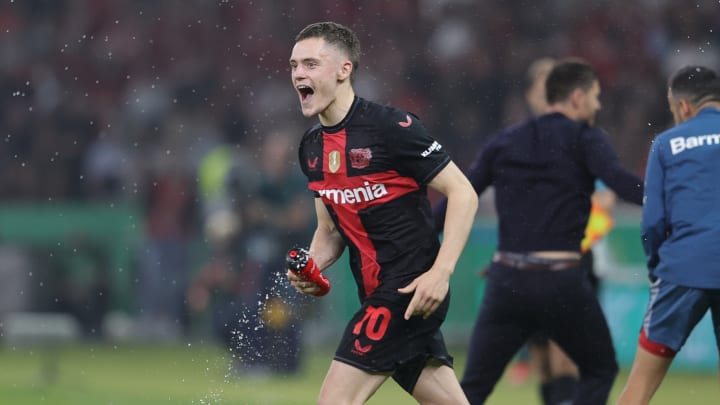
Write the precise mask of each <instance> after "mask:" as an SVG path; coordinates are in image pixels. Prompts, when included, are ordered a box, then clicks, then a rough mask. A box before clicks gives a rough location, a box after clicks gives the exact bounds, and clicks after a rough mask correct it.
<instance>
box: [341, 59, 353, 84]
mask: <svg viewBox="0 0 720 405" xmlns="http://www.w3.org/2000/svg"><path fill="white" fill-rule="evenodd" d="M352 70H353V64H352V62H350V61H349V60H347V59H346V60H344V61H343V62H342V64H341V65H340V70H339V71H338V81H339V82H342V81H345V80H347V79H348V78H349V77H350V75H351V74H352Z"/></svg>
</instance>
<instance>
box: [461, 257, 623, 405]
mask: <svg viewBox="0 0 720 405" xmlns="http://www.w3.org/2000/svg"><path fill="white" fill-rule="evenodd" d="M540 331H546V332H547V333H548V335H549V337H550V338H552V339H554V340H555V341H556V342H557V343H558V344H559V345H560V347H562V348H563V350H565V352H566V353H567V354H568V356H570V358H571V359H572V360H573V361H574V362H575V364H577V366H578V368H579V370H580V381H579V385H578V389H577V393H576V396H575V401H574V403H575V404H587V405H594V404H605V403H606V402H607V399H608V395H609V393H610V389H611V388H612V385H613V382H614V380H615V376H616V375H617V372H618V366H617V362H616V360H615V350H614V349H613V346H612V340H611V337H610V331H609V330H608V326H607V322H606V321H605V316H604V314H603V312H602V308H601V307H600V304H599V302H598V300H597V298H596V295H595V292H594V291H593V289H592V287H591V286H590V283H589V281H588V279H587V275H586V274H584V273H583V272H582V271H580V270H579V269H578V268H570V269H566V270H559V271H550V270H518V269H515V268H512V267H506V266H503V265H500V264H497V263H493V264H492V266H491V267H490V270H489V271H488V282H487V287H486V290H485V297H484V299H483V303H482V306H481V308H480V313H479V314H478V317H477V320H476V322H475V327H474V329H473V333H472V337H471V339H470V345H469V349H468V358H467V365H466V368H465V373H464V374H463V377H462V381H461V385H462V388H463V390H464V391H465V394H466V395H467V397H468V399H469V400H470V403H471V404H473V405H477V404H482V403H484V402H485V400H486V399H487V397H488V396H489V395H490V393H491V392H492V390H493V388H494V387H495V384H496V383H497V381H498V380H499V379H500V377H501V376H502V374H503V371H504V370H505V367H506V366H507V364H508V363H509V362H510V360H511V359H512V357H513V355H515V353H516V352H517V350H518V349H519V348H520V347H521V346H522V345H523V344H524V343H525V342H526V341H527V340H528V339H529V338H530V337H531V336H533V335H534V334H536V333H537V332H540Z"/></svg>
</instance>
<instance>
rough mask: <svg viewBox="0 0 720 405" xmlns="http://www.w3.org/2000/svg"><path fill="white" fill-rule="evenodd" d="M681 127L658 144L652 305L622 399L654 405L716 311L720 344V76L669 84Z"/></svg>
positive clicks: (652, 195) (680, 76)
mask: <svg viewBox="0 0 720 405" xmlns="http://www.w3.org/2000/svg"><path fill="white" fill-rule="evenodd" d="M668 104H669V105H670V111H671V112H672V115H673V118H674V121H675V124H676V125H675V127H673V128H671V129H669V130H667V131H665V132H663V133H661V134H660V135H658V136H657V137H656V138H655V140H654V141H653V144H652V147H651V149H650V155H649V157H648V163H647V171H646V175H645V205H644V207H643V216H642V227H641V228H642V229H641V231H642V243H643V248H644V249H645V253H646V257H647V265H648V269H649V276H650V281H651V284H650V303H649V305H648V308H647V313H646V314H645V320H644V321H643V325H642V329H641V331H640V338H639V342H638V350H637V353H636V355H635V361H634V363H633V366H632V369H631V371H630V376H629V378H628V381H627V384H626V386H625V389H624V390H623V392H622V394H621V395H620V398H619V400H618V404H633V405H637V404H647V403H649V402H650V399H651V398H652V396H653V394H654V393H655V391H656V390H657V389H658V387H659V386H660V383H661V382H662V380H663V378H664V377H665V374H666V373H667V371H668V369H669V368H670V364H671V363H672V360H673V357H674V356H675V354H676V353H677V352H678V351H679V350H680V349H681V348H682V346H683V344H685V341H686V340H687V338H688V336H689V335H690V332H691V331H692V330H693V328H695V325H697V323H698V322H699V321H700V320H701V319H702V318H703V316H704V315H705V313H706V312H707V311H708V309H710V310H711V313H712V320H713V325H714V329H715V339H716V340H717V346H718V347H720V271H718V269H717V263H718V257H720V248H718V246H720V210H718V207H720V189H718V184H719V181H720V180H719V179H720V135H718V133H720V76H718V74H717V73H716V72H714V71H713V70H710V69H708V68H706V67H701V66H690V67H685V68H682V69H680V70H678V71H677V72H676V73H675V74H674V75H672V76H671V78H670V80H669V82H668Z"/></svg>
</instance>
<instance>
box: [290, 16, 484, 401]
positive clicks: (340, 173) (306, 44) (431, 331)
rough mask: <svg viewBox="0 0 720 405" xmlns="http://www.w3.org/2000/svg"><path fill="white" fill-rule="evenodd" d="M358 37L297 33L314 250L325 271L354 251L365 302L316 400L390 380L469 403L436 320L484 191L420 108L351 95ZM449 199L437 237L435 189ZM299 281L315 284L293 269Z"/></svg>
mask: <svg viewBox="0 0 720 405" xmlns="http://www.w3.org/2000/svg"><path fill="white" fill-rule="evenodd" d="M359 55H360V44H359V41H358V39H357V37H356V36H355V34H354V33H353V32H352V31H351V30H350V29H348V28H347V27H345V26H343V25H340V24H337V23H333V22H321V23H315V24H311V25H309V26H307V27H305V28H304V29H303V30H302V31H301V32H300V33H299V34H298V36H297V37H296V43H295V46H294V47H293V50H292V56H291V57H290V68H291V71H292V83H293V87H294V88H295V90H296V91H297V94H298V96H299V98H300V107H301V109H302V113H303V115H304V116H306V117H311V116H317V117H318V118H319V121H320V122H319V124H318V125H316V126H314V127H312V128H311V129H309V130H308V131H307V132H306V133H305V135H304V136H303V138H302V141H301V143H300V148H299V157H300V166H301V168H302V171H303V172H304V173H305V175H306V176H307V177H308V180H309V184H308V187H309V188H310V189H311V190H312V191H313V192H314V194H315V207H316V213H317V229H316V231H315V234H314V236H313V238H312V241H311V243H310V248H309V252H310V255H311V257H312V258H313V260H314V261H315V263H316V264H317V265H318V266H319V268H320V269H321V270H324V269H326V268H327V267H328V266H330V265H331V264H332V263H333V262H335V261H336V260H337V259H338V258H339V257H340V255H341V253H342V252H343V250H344V249H345V247H347V248H348V250H349V257H350V268H351V269H352V272H353V275H354V277H355V281H356V283H357V289H358V296H359V299H360V302H361V304H362V306H361V308H360V309H359V310H358V312H357V313H356V314H355V315H354V316H353V317H352V319H351V320H350V322H349V324H348V325H347V328H346V329H345V332H344V335H343V337H342V339H341V341H340V343H339V345H338V347H337V350H336V352H335V357H334V360H333V361H332V362H331V364H330V368H329V370H328V372H327V375H326V377H325V380H324V382H323V384H322V387H321V389H320V395H319V399H318V402H319V403H320V404H333V405H334V404H360V403H364V402H365V401H366V400H367V399H368V398H370V397H371V396H372V395H373V393H374V392H375V391H376V390H377V389H378V387H380V385H381V384H383V382H384V381H385V380H386V379H387V378H388V377H389V376H392V378H393V379H394V380H395V381H396V382H397V383H398V384H399V385H400V386H401V387H402V388H403V389H404V390H406V391H407V392H408V393H410V394H411V395H412V396H413V397H414V398H415V399H416V400H417V401H418V402H420V403H423V404H467V399H466V398H465V396H464V394H463V392H462V389H461V388H460V384H459V383H458V381H457V377H456V376H455V373H454V372H453V370H452V357H451V356H450V355H449V354H448V351H447V349H446V347H445V343H444V341H443V337H442V334H441V332H440V325H441V324H442V322H443V321H444V318H445V315H446V313H447V309H448V305H449V279H450V275H451V274H452V272H453V270H454V267H455V265H456V263H457V261H458V258H459V256H460V254H461V252H462V250H463V248H464V246H465V242H466V241H467V237H468V234H469V232H470V228H471V226H472V223H473V219H474V215H475V211H476V209H477V195H476V194H475V192H474V191H473V189H472V186H471V185H470V183H469V181H468V180H467V178H466V177H465V176H464V175H463V173H462V172H461V171H460V170H459V169H458V168H457V166H456V165H455V164H454V163H453V162H452V161H451V160H450V157H449V156H448V154H447V153H446V152H445V150H444V149H443V148H442V146H441V145H440V144H439V143H438V142H437V141H436V140H434V139H433V138H432V137H431V136H430V135H429V134H428V133H427V130H426V129H425V127H424V126H423V124H422V122H421V121H420V120H419V119H418V117H416V116H415V115H413V114H410V113H408V112H405V111H401V110H398V109H396V108H392V107H387V106H382V105H379V104H376V103H374V102H371V101H368V100H365V99H362V98H360V97H358V96H356V95H355V92H354V89H353V85H352V80H353V77H354V75H355V73H356V71H357V69H358V60H359ZM428 186H429V187H431V188H433V189H435V190H437V191H439V192H440V193H442V194H444V195H446V196H447V199H448V201H449V203H448V207H449V208H448V212H449V214H448V216H447V220H446V221H445V228H444V238H443V242H442V244H440V242H439V238H438V234H437V231H436V230H435V227H434V226H433V221H432V212H431V209H430V202H429V200H428V198H427V187H428ZM288 278H289V279H290V281H291V283H292V285H293V286H294V287H295V288H296V289H297V290H298V291H300V292H302V293H305V294H313V293H316V292H317V291H318V285H317V284H315V283H313V282H309V281H305V280H303V279H301V278H300V277H298V276H296V275H295V274H294V273H293V272H292V271H288Z"/></svg>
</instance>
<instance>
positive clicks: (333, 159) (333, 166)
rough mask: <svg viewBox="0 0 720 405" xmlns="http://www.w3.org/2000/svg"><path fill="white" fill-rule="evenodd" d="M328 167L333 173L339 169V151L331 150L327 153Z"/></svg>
mask: <svg viewBox="0 0 720 405" xmlns="http://www.w3.org/2000/svg"><path fill="white" fill-rule="evenodd" d="M328 168H329V169H330V173H335V172H337V171H338V169H340V152H339V151H336V150H334V151H331V152H330V154H328Z"/></svg>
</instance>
